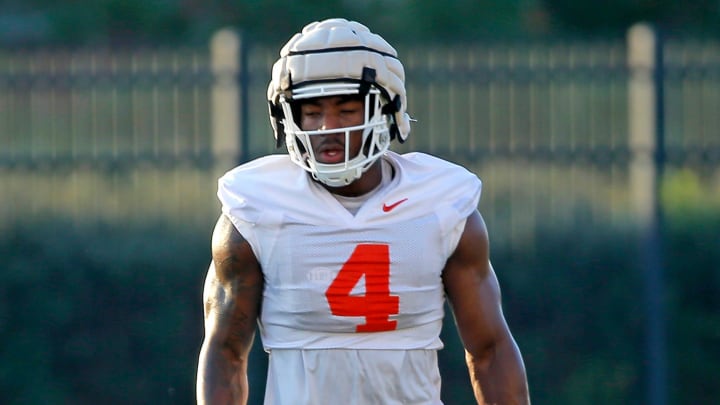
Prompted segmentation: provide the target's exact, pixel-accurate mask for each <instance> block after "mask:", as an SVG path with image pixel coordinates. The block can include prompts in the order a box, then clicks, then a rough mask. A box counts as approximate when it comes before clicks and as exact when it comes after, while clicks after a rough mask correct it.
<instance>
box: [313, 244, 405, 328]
mask: <svg viewBox="0 0 720 405" xmlns="http://www.w3.org/2000/svg"><path fill="white" fill-rule="evenodd" d="M363 275H364V276H365V295H350V292H351V291H352V290H353V288H354V287H355V285H357V283H358V282H359V281H360V278H361V277H362V276H363ZM325 297H327V300H328V303H329V304H330V311H331V312H332V314H333V315H335V316H363V317H365V323H364V324H361V325H358V326H357V328H356V329H355V331H356V332H382V331H388V330H394V329H396V328H397V321H396V320H390V319H389V317H390V315H395V314H397V313H398V312H399V309H398V308H399V305H400V298H399V297H398V296H397V295H390V250H389V248H388V245H381V244H360V245H357V246H356V247H355V250H353V252H352V254H351V255H350V258H349V259H348V260H347V261H346V262H345V264H344V265H343V266H342V268H341V269H340V271H339V272H338V274H337V276H336V277H335V279H334V280H333V281H332V283H330V286H329V287H328V289H327V291H325Z"/></svg>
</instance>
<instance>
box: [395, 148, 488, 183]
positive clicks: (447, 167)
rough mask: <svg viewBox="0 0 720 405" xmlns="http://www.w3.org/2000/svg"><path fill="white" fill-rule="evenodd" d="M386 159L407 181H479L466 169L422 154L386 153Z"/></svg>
mask: <svg viewBox="0 0 720 405" xmlns="http://www.w3.org/2000/svg"><path fill="white" fill-rule="evenodd" d="M388 159H390V160H391V161H392V162H394V163H395V165H396V167H398V168H399V169H400V171H401V173H402V175H403V177H406V178H408V179H409V180H415V181H424V182H426V181H429V180H433V181H437V180H439V179H442V178H447V177H450V178H455V179H457V180H466V181H467V180H472V181H479V179H478V177H477V175H475V173H472V172H471V171H469V170H468V169H467V168H465V167H463V166H461V165H458V164H456V163H453V162H450V161H448V160H445V159H442V158H440V157H437V156H433V155H430V154H427V153H423V152H409V153H404V154H398V153H394V152H390V153H388Z"/></svg>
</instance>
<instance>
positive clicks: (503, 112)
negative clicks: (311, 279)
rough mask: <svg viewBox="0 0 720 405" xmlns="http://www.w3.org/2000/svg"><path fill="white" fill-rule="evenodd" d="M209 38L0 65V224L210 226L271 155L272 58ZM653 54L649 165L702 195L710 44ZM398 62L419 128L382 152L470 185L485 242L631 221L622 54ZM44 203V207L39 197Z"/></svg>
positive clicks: (717, 69)
mask: <svg viewBox="0 0 720 405" xmlns="http://www.w3.org/2000/svg"><path fill="white" fill-rule="evenodd" d="M223 35H224V38H225V41H224V42H223V41H217V40H216V39H217V38H216V39H214V40H213V41H214V42H213V43H212V45H211V46H210V47H208V49H131V50H128V49H125V50H108V49H105V50H97V49H80V50H66V49H48V50H0V186H1V187H2V195H3V197H2V199H3V204H2V209H0V218H3V219H4V220H7V219H8V218H17V217H23V216H28V215H30V216H37V215H56V214H59V215H65V214H67V215H71V216H73V217H75V218H76V219H78V220H95V219H103V220H107V219H108V218H109V219H113V218H117V219H122V218H128V217H137V216H138V215H139V216H141V217H142V216H146V215H150V216H153V215H160V216H166V217H169V218H170V219H172V218H173V217H174V216H177V215H183V216H186V215H188V212H187V210H190V211H192V213H193V214H192V215H191V217H193V218H195V221H197V222H199V223H202V224H205V223H206V222H208V221H211V219H210V218H212V217H214V215H215V214H216V210H217V207H216V205H215V203H214V201H213V199H212V197H211V196H212V194H213V192H214V191H213V189H214V186H215V181H214V179H215V177H216V176H217V175H218V174H219V173H220V172H222V171H223V170H227V169H229V168H230V167H231V166H232V165H233V164H236V163H237V162H238V161H244V160H248V159H251V158H254V157H257V156H260V155H263V154H266V153H282V151H281V150H280V151H277V150H275V149H274V148H273V139H272V135H271V132H270V129H269V124H268V118H267V109H266V108H267V107H266V103H265V89H266V85H267V81H268V78H269V71H270V66H271V64H272V63H273V62H274V60H275V59H276V56H277V51H278V50H277V49H276V47H272V48H270V47H265V46H261V45H259V44H247V43H244V42H242V39H241V38H239V37H235V38H233V37H232V35H231V33H228V32H224V33H223ZM223 35H218V36H219V37H222V36H223ZM228 38H229V40H228ZM662 49H663V50H664V63H663V65H662V68H663V69H661V71H662V73H663V78H662V83H663V84H664V86H663V87H664V92H663V95H664V97H663V98H662V100H661V103H662V106H663V109H662V110H661V111H662V112H663V117H662V118H663V125H664V126H663V130H664V134H663V135H664V136H663V144H662V145H660V147H662V148H663V150H664V151H665V155H664V156H665V157H666V160H665V161H664V164H665V165H667V168H668V169H669V172H668V173H669V175H670V176H672V175H673V173H674V172H675V171H684V172H686V171H690V172H691V173H692V176H696V177H697V178H698V179H699V181H700V182H702V183H703V184H707V185H709V186H710V187H712V186H713V185H714V184H717V170H718V169H717V168H718V163H720V136H718V133H717V131H718V130H717V128H720V114H718V113H717V112H718V111H720V60H719V59H720V43H718V42H717V41H680V40H672V39H670V40H667V41H666V42H665V43H664V44H663V48H662ZM398 50H399V53H400V56H401V59H402V60H403V62H404V64H405V68H406V73H407V89H408V100H409V102H408V104H409V111H410V113H411V114H412V115H413V116H414V117H415V118H416V119H417V122H416V123H415V124H414V126H413V130H412V133H411V137H410V139H409V141H408V142H407V143H406V144H404V145H397V146H396V148H395V149H396V150H398V151H401V152H402V151H407V150H422V151H426V152H429V153H433V154H437V155H441V156H443V157H446V158H449V159H452V160H456V161H459V162H460V163H463V164H466V165H468V166H469V167H470V168H471V169H473V170H475V171H476V172H477V173H478V174H479V175H480V177H481V178H483V180H484V182H485V196H484V197H483V200H482V202H481V208H482V209H483V210H484V212H485V215H486V217H487V219H488V222H489V223H490V224H491V225H492V226H493V227H495V228H497V229H498V230H499V232H497V233H498V234H499V237H500V238H503V239H504V238H507V239H508V240H512V238H513V237H516V236H517V235H518V234H520V233H522V232H524V230H526V229H531V228H532V227H534V226H536V225H537V224H538V221H541V220H542V221H552V222H553V223H558V224H562V223H564V222H572V221H575V220H576V219H577V218H578V216H583V218H585V219H588V218H589V219H590V221H610V222H613V223H624V222H625V221H626V220H627V219H628V217H632V216H633V215H634V211H635V210H636V209H637V208H636V207H635V206H634V204H635V203H634V202H633V199H634V198H635V197H634V196H633V195H634V193H635V191H634V190H633V185H632V184H631V181H630V177H631V174H630V166H631V165H630V164H629V163H630V162H631V160H632V159H633V156H635V154H636V153H638V151H639V149H641V148H642V147H645V146H637V145H635V146H633V143H632V139H631V138H632V136H631V128H632V126H633V124H632V122H631V121H632V118H633V114H632V112H631V111H632V108H633V103H631V102H630V101H629V100H630V96H629V94H630V92H631V88H632V85H631V80H632V74H631V73H632V69H633V68H632V67H631V66H630V60H629V57H628V54H629V52H630V49H629V46H628V43H625V42H622V41H617V42H609V41H608V42H577V41H565V42H553V43H532V44H505V43H500V44H448V45H446V46H436V47H426V46H419V45H407V46H400V47H399V49H398ZM223 55H224V56H223ZM636 115H637V114H636ZM48 190H52V192H53V194H54V195H56V196H59V198H54V199H52V200H48V199H46V198H45V199H43V198H38V196H42V195H44V194H45V193H47V192H48ZM168 192H170V193H171V195H172V196H175V197H178V198H170V199H169V200H168V198H167V197H166V196H167V193H168ZM158 203H160V204H162V205H161V206H159V205H158ZM127 207H130V208H127Z"/></svg>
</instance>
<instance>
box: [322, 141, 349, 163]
mask: <svg viewBox="0 0 720 405" xmlns="http://www.w3.org/2000/svg"><path fill="white" fill-rule="evenodd" d="M315 158H316V159H317V161H318V162H320V163H325V164H334V163H342V162H344V161H345V148H344V147H343V146H342V145H340V144H336V143H333V144H330V145H324V146H321V147H320V149H319V150H318V152H317V154H316V156H315Z"/></svg>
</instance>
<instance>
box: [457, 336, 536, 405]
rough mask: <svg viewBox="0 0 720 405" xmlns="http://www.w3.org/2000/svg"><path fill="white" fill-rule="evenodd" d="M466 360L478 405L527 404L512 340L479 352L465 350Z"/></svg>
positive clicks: (520, 364) (522, 370) (521, 369)
mask: <svg viewBox="0 0 720 405" xmlns="http://www.w3.org/2000/svg"><path fill="white" fill-rule="evenodd" d="M466 360H467V365H468V370H469V372H470V380H471V382H472V387H473V392H474V393H475V399H476V400H477V403H478V404H479V405H528V404H530V397H529V393H528V384H527V377H526V374H525V366H524V364H523V360H522V357H521V355H520V351H519V349H518V348H517V346H516V345H515V343H514V342H513V341H512V340H510V341H508V342H506V343H505V344H500V345H498V346H496V347H494V348H493V349H492V350H489V351H488V352H487V353H484V354H483V355H478V356H474V355H472V354H471V353H469V352H466Z"/></svg>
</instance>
